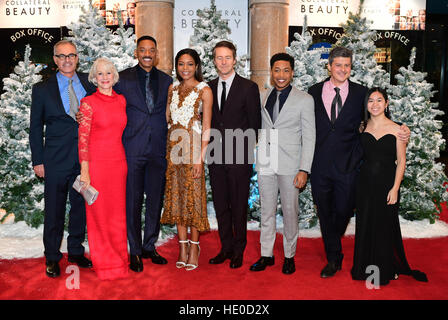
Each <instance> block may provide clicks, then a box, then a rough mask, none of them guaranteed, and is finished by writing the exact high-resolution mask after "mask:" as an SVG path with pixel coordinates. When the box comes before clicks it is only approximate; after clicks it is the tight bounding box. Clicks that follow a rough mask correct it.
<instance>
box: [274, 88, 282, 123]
mask: <svg viewBox="0 0 448 320" xmlns="http://www.w3.org/2000/svg"><path fill="white" fill-rule="evenodd" d="M276 93H277V96H276V98H275V103H274V110H273V111H272V123H275V120H277V118H278V114H279V113H280V99H279V98H280V93H282V92H281V91H278V90H277V92H276Z"/></svg>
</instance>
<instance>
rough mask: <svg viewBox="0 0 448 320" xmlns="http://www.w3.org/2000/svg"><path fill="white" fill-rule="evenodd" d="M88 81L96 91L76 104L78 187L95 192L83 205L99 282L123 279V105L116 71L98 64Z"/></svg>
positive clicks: (106, 62)
mask: <svg viewBox="0 0 448 320" xmlns="http://www.w3.org/2000/svg"><path fill="white" fill-rule="evenodd" d="M89 81H90V82H92V83H94V84H95V85H97V86H98V89H97V91H96V92H95V93H94V94H92V95H91V96H88V97H85V98H84V99H82V100H81V106H80V112H81V113H82V115H83V117H82V120H81V122H80V125H79V142H78V144H79V145H78V147H79V162H80V163H81V182H82V183H83V188H86V187H88V186H89V185H90V184H91V185H92V186H93V187H94V188H95V189H97V190H98V192H99V195H98V198H97V200H96V201H95V202H94V203H93V204H92V205H90V206H89V205H87V204H86V216H87V234H88V240H89V249H90V256H91V259H92V263H93V268H94V270H95V272H96V273H97V275H98V277H99V278H100V279H102V280H106V279H117V278H123V277H126V276H127V275H128V250H127V235H126V175H127V165H126V156H125V153H124V148H123V144H122V141H121V136H122V134H123V130H124V128H125V126H126V121H127V118H126V100H125V98H124V97H123V96H122V95H119V94H117V93H115V91H114V90H113V89H112V86H113V85H114V84H115V83H116V82H117V81H118V72H117V70H116V68H115V66H114V65H113V63H112V62H111V61H110V60H108V59H105V58H99V59H97V60H96V61H95V62H94V64H93V66H92V68H91V70H90V73H89Z"/></svg>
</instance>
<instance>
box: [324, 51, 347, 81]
mask: <svg viewBox="0 0 448 320" xmlns="http://www.w3.org/2000/svg"><path fill="white" fill-rule="evenodd" d="M327 68H328V71H330V73H331V82H332V83H333V84H334V85H335V86H339V85H341V84H342V83H344V82H345V80H347V79H348V78H349V77H350V72H351V71H352V62H351V59H350V58H346V57H336V58H334V59H333V62H332V63H331V65H330V64H328V65H327Z"/></svg>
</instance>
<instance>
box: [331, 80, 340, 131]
mask: <svg viewBox="0 0 448 320" xmlns="http://www.w3.org/2000/svg"><path fill="white" fill-rule="evenodd" d="M340 90H341V89H339V88H338V87H336V88H334V91H336V95H335V96H334V99H333V102H332V103H331V123H333V124H334V122H335V121H336V105H337V107H338V115H339V112H340V111H341V108H342V99H341V95H340V94H339V91H340Z"/></svg>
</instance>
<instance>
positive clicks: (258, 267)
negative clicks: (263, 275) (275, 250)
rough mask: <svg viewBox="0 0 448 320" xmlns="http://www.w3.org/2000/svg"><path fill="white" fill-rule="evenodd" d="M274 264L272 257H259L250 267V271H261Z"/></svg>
mask: <svg viewBox="0 0 448 320" xmlns="http://www.w3.org/2000/svg"><path fill="white" fill-rule="evenodd" d="M274 263H275V258H274V256H272V257H261V258H260V259H258V261H257V262H255V263H254V264H253V265H251V266H250V268H249V270H250V271H263V270H264V269H266V267H267V266H273V265H274Z"/></svg>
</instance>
